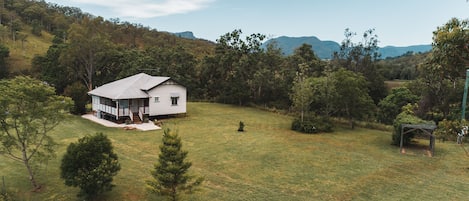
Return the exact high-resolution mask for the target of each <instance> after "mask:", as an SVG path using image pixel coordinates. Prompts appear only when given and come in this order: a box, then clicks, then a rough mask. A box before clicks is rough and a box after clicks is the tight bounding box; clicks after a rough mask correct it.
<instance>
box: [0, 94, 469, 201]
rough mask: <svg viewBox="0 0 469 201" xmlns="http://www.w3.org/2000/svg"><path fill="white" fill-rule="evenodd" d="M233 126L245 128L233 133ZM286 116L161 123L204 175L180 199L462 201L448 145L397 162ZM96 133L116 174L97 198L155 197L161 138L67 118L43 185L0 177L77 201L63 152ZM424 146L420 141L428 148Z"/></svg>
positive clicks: (217, 115)
mask: <svg viewBox="0 0 469 201" xmlns="http://www.w3.org/2000/svg"><path fill="white" fill-rule="evenodd" d="M239 121H243V122H244V123H245V125H246V126H245V130H246V132H244V133H238V132H237V131H236V130H237V128H238V124H239ZM290 122H291V118H290V117H288V116H284V115H280V114H274V113H269V112H265V111H261V110H258V109H252V108H244V107H236V106H229V105H221V104H212V103H189V105H188V115H187V117H185V118H177V119H170V120H166V121H165V124H164V127H168V128H171V129H173V130H176V131H178V133H179V135H180V136H181V137H182V140H183V149H185V150H187V151H189V155H188V160H190V161H191V162H192V163H193V166H192V168H191V173H193V174H197V175H200V176H204V177H205V182H204V184H203V187H202V188H201V191H199V192H197V193H196V194H194V195H188V196H187V197H186V198H188V200H467V199H469V190H468V188H467V187H468V186H467V184H469V170H468V169H467V168H468V167H469V158H468V157H466V156H465V153H464V151H463V150H462V149H461V148H460V147H458V146H457V145H455V144H454V143H453V142H447V143H438V142H437V144H436V151H435V157H433V158H430V157H427V156H425V155H424V152H423V151H422V150H414V151H413V152H412V154H406V155H402V154H400V153H399V149H398V147H394V146H391V145H390V143H391V134H390V133H389V132H384V131H376V130H368V129H361V128H358V129H355V130H349V129H346V128H336V132H334V133H331V134H318V135H305V134H300V133H296V132H292V131H290V130H289V126H290ZM96 132H103V133H105V134H107V135H108V137H109V138H110V139H111V140H112V142H113V145H114V147H115V151H116V152H117V154H118V155H119V160H120V162H121V165H122V169H121V171H120V172H119V174H118V175H117V176H116V177H115V182H114V183H115V184H116V187H115V188H114V189H113V191H111V192H109V193H106V194H104V195H103V196H101V197H100V198H99V200H154V199H157V198H156V197H154V196H149V195H147V194H146V190H145V180H147V179H150V173H149V172H150V170H151V169H152V167H153V163H154V162H156V160H157V155H158V152H159V148H158V146H159V145H160V142H161V137H162V131H161V130H160V131H148V132H141V131H124V130H121V129H118V128H105V127H102V126H100V125H97V124H94V123H92V122H89V121H87V120H85V119H81V118H79V117H70V118H69V119H67V120H66V121H65V123H63V124H61V125H60V126H59V127H57V129H55V131H54V136H55V139H56V142H57V143H59V144H60V147H59V149H58V153H57V156H58V157H57V158H56V159H54V160H53V161H50V162H49V164H48V165H47V167H43V168H42V169H41V171H40V172H39V178H38V179H39V182H40V183H42V184H43V185H44V186H45V187H44V188H43V190H42V191H41V192H39V193H31V192H29V189H30V184H29V181H28V178H27V174H26V170H25V168H24V167H23V166H22V164H20V163H16V162H13V161H10V160H7V159H5V158H2V159H1V162H0V176H5V183H6V186H7V188H8V189H9V190H10V191H13V192H16V193H17V194H18V196H19V198H20V199H22V200H78V199H77V198H76V196H75V195H76V193H77V191H78V190H77V189H76V188H72V187H67V186H65V185H64V184H63V181H62V180H61V179H60V178H59V174H60V173H59V165H60V159H61V156H62V155H63V153H64V151H65V148H66V146H67V145H68V144H69V143H70V142H75V141H76V140H77V139H78V138H79V137H82V136H84V135H87V134H93V133H96ZM427 143H428V142H427V141H422V144H427Z"/></svg>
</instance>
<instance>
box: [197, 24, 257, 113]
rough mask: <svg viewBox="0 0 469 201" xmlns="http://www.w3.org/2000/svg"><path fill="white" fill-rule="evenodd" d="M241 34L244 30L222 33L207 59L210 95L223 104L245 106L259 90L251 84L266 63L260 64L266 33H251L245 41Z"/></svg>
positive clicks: (206, 81) (205, 85)
mask: <svg viewBox="0 0 469 201" xmlns="http://www.w3.org/2000/svg"><path fill="white" fill-rule="evenodd" d="M241 34H242V31H241V30H234V31H233V32H231V33H227V34H225V35H223V36H221V37H220V38H219V39H217V45H216V47H215V55H214V56H213V57H206V58H205V59H204V62H203V66H204V69H203V70H202V71H201V72H202V74H201V78H202V79H201V80H204V81H205V82H204V83H203V84H204V85H203V87H204V88H205V89H206V91H207V94H209V95H208V96H209V97H210V98H214V99H216V100H217V101H220V102H223V103H230V104H239V105H243V104H246V103H247V102H249V101H250V100H251V95H252V94H254V93H255V92H253V91H251V90H253V88H251V87H250V84H249V83H252V80H253V75H254V74H255V72H256V71H257V70H258V69H259V68H260V66H262V65H260V64H259V63H260V61H262V60H261V59H260V58H261V56H262V52H263V50H262V48H261V43H262V41H263V40H264V38H265V36H264V35H262V34H251V35H249V36H247V37H246V38H245V39H244V40H243V39H242V38H241Z"/></svg>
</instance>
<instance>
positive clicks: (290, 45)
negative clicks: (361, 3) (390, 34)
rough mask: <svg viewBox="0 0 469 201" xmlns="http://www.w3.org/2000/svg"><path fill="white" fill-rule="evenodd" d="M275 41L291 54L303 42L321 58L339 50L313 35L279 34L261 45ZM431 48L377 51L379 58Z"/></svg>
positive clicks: (418, 47)
mask: <svg viewBox="0 0 469 201" xmlns="http://www.w3.org/2000/svg"><path fill="white" fill-rule="evenodd" d="M273 42H276V43H277V46H278V47H279V48H280V49H282V52H283V53H284V54H285V55H291V54H293V52H294V51H295V49H296V48H298V47H300V46H301V45H303V44H304V43H306V44H309V45H311V46H312V47H313V51H314V53H316V55H317V56H318V57H319V58H321V59H330V58H331V57H332V54H333V53H334V52H336V51H339V50H340V44H339V43H337V42H334V41H322V40H319V39H318V38H317V37H314V36H307V37H288V36H281V37H278V38H272V39H269V40H267V41H266V42H265V43H264V44H263V47H264V48H265V47H267V45H268V44H270V43H273ZM431 49H432V46H431V45H413V46H407V47H395V46H386V47H381V48H379V50H378V52H379V53H380V54H381V58H388V57H397V56H401V55H403V54H405V53H407V52H409V51H411V52H415V53H419V52H421V53H424V52H428V51H430V50H431Z"/></svg>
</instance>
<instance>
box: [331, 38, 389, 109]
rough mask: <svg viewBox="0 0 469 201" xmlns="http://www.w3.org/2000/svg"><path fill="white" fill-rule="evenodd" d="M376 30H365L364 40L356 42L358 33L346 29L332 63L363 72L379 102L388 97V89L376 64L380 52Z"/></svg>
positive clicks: (368, 85) (374, 96)
mask: <svg viewBox="0 0 469 201" xmlns="http://www.w3.org/2000/svg"><path fill="white" fill-rule="evenodd" d="M374 31H375V30H374V29H369V30H367V31H365V32H364V33H363V39H362V42H358V43H354V42H353V41H352V38H353V36H355V35H356V33H354V32H351V31H350V30H349V29H346V30H345V34H344V35H345V39H344V41H342V44H341V47H340V50H339V52H335V53H334V55H333V60H332V63H333V65H334V66H335V67H336V68H345V69H347V70H350V71H353V72H355V73H361V74H362V75H363V76H364V77H365V79H366V81H367V83H368V84H367V85H366V87H367V88H368V94H369V95H370V96H371V98H372V99H373V101H374V103H375V104H377V103H378V102H379V101H380V100H381V99H382V98H384V97H386V94H387V90H386V86H385V84H384V77H383V76H382V75H381V74H380V73H379V72H378V66H377V64H376V61H377V59H378V58H379V57H380V54H379V52H378V49H379V47H378V36H377V35H376V34H375V33H374Z"/></svg>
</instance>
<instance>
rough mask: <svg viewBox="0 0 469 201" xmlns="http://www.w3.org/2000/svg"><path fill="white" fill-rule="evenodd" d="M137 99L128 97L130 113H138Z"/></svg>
mask: <svg viewBox="0 0 469 201" xmlns="http://www.w3.org/2000/svg"><path fill="white" fill-rule="evenodd" d="M138 102H139V101H138V99H130V100H129V108H130V110H132V113H134V114H138Z"/></svg>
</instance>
